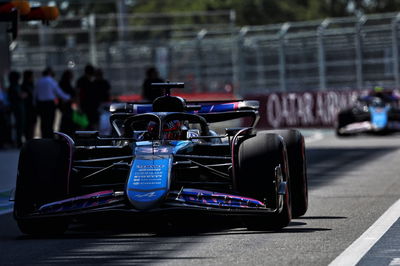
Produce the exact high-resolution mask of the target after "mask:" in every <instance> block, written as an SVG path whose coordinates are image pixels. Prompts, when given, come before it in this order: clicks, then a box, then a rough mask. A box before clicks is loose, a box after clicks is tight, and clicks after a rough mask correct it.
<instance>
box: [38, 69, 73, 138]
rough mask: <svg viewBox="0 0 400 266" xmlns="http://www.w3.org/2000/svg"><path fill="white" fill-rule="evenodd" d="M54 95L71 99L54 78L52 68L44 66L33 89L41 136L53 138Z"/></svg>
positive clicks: (63, 98)
mask: <svg viewBox="0 0 400 266" xmlns="http://www.w3.org/2000/svg"><path fill="white" fill-rule="evenodd" d="M56 97H60V98H61V99H62V100H64V101H69V100H70V99H71V97H70V96H69V95H68V94H66V93H65V92H63V90H62V89H61V88H60V87H59V86H58V84H57V82H56V81H55V80H54V72H53V70H52V69H51V68H46V69H45V70H44V71H43V72H42V77H41V78H40V79H39V80H38V81H37V82H36V85H35V89H34V100H35V101H36V106H37V111H38V114H39V117H40V129H41V132H42V138H53V125H54V117H55V110H56V106H55V102H54V101H55V100H56Z"/></svg>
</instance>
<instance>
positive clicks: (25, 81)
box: [21, 70, 36, 140]
mask: <svg viewBox="0 0 400 266" xmlns="http://www.w3.org/2000/svg"><path fill="white" fill-rule="evenodd" d="M33 89H34V81H33V72H32V71H31V70H26V71H24V74H23V78H22V85H21V91H22V92H23V93H24V94H25V95H26V97H25V98H24V100H23V105H24V121H25V125H24V135H25V139H26V140H30V139H32V138H33V134H34V129H35V124H36V110H35V107H34V105H33Z"/></svg>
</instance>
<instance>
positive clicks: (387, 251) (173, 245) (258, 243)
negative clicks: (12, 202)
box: [0, 131, 400, 265]
mask: <svg viewBox="0 0 400 266" xmlns="http://www.w3.org/2000/svg"><path fill="white" fill-rule="evenodd" d="M304 134H305V135H306V136H307V144H306V147H307V159H308V177H309V203H310V204H309V210H308V211H307V213H306V214H305V215H304V216H303V217H300V218H299V219H294V220H292V222H291V224H290V225H289V226H288V227H287V228H285V229H283V230H282V231H280V232H256V231H248V230H247V229H246V228H244V227H243V226H242V225H241V224H240V223H237V222H234V221H231V220H221V219H213V218H211V219H210V218H208V217H200V218H198V217H196V218H195V219H187V220H185V221H183V223H184V226H182V227H180V228H167V229H165V231H158V232H153V231H154V230H149V229H148V228H146V225H145V224H141V223H140V221H129V222H128V223H122V224H123V225H121V221H112V220H111V221H110V220H104V221H101V220H98V221H96V222H95V223H91V224H76V225H74V226H72V227H71V228H70V230H69V231H67V233H66V234H65V235H62V236H56V237H52V238H33V237H29V236H25V235H23V234H21V233H20V232H19V230H18V228H17V225H16V224H15V222H14V220H13V218H12V215H11V213H6V214H3V215H0V225H1V226H0V246H1V248H0V265H54V264H57V265H71V264H74V265H98V264H102V265H228V264H231V265H232V264H233V265H294V264H296V265H328V264H329V263H330V262H332V261H333V260H334V259H335V258H336V257H337V256H339V255H340V254H341V253H342V252H343V251H344V250H345V249H346V248H347V247H348V246H350V245H351V244H352V243H353V242H354V241H355V240H356V239H357V238H358V237H360V235H362V234H363V232H364V231H366V230H367V229H368V228H369V227H370V226H371V225H372V224H373V223H374V222H375V221H376V220H377V219H378V218H379V217H380V216H381V215H382V214H383V213H384V212H385V211H386V210H387V209H388V208H389V207H390V206H391V205H392V204H393V203H395V202H396V201H397V200H398V199H399V198H400V171H399V169H400V149H399V148H400V136H399V135H392V136H359V137H356V138H344V139H338V138H336V137H335V136H334V134H333V132H331V131H305V132H304ZM17 157H18V153H17V152H16V151H6V152H0V169H1V178H0V185H1V186H0V191H7V190H8V189H10V188H11V187H12V184H14V182H15V174H16V164H17ZM10 185H11V186H10ZM398 239H400V224H399V221H397V222H396V223H395V224H394V225H393V226H392V227H391V228H390V229H389V231H387V232H386V234H384V236H383V237H382V238H381V239H380V240H379V241H378V242H377V243H376V244H375V245H374V246H373V247H372V249H371V250H369V251H368V253H367V254H366V255H365V256H364V257H363V258H362V259H361V261H360V262H359V265H400V244H399V243H400V241H397V240H398ZM396 263H397V264H396Z"/></svg>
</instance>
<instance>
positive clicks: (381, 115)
mask: <svg viewBox="0 0 400 266" xmlns="http://www.w3.org/2000/svg"><path fill="white" fill-rule="evenodd" d="M399 100H400V96H399V95H398V94H397V93H395V92H394V91H393V90H384V89H383V88H381V87H376V88H375V89H374V90H373V91H371V92H369V94H368V95H364V96H361V97H359V98H358V99H357V101H356V103H355V104H354V106H352V107H351V108H347V109H344V110H341V111H340V112H339V113H338V115H337V122H336V135H337V136H339V137H343V136H352V135H357V134H361V133H370V134H371V133H372V134H377V133H378V134H386V133H393V132H398V131H400V108H399Z"/></svg>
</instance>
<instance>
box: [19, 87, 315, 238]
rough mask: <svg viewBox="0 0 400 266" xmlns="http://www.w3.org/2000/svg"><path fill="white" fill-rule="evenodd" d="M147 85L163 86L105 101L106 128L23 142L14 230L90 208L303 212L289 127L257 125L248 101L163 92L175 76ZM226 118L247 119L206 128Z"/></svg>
mask: <svg viewBox="0 0 400 266" xmlns="http://www.w3.org/2000/svg"><path fill="white" fill-rule="evenodd" d="M153 87H158V88H159V87H161V88H164V89H165V90H166V91H167V93H166V95H165V96H162V97H159V98H157V99H156V100H155V101H154V102H153V103H152V104H139V103H115V104H112V105H111V106H110V112H111V116H110V123H111V125H112V127H113V129H114V133H113V135H111V136H99V134H98V132H96V131H80V132H76V135H75V136H74V137H73V138H72V137H70V136H67V135H65V134H63V133H55V137H54V139H34V140H31V141H29V142H27V143H26V145H25V146H24V147H23V148H22V150H21V153H20V159H19V165H18V176H17V185H16V191H15V205H14V217H15V219H16V221H17V223H18V226H19V228H20V230H21V231H22V232H23V233H26V234H55V233H62V232H64V231H66V230H67V228H68V225H69V224H70V223H71V222H72V221H75V220H77V219H79V218H80V217H83V216H84V217H87V216H91V215H96V217H98V216H99V215H100V216H107V215H108V216H112V215H113V214H116V213H118V214H123V215H132V216H138V217H139V216H142V215H154V216H156V217H157V216H158V215H169V214H171V215H172V214H174V215H185V214H188V213H193V212H195V213H207V214H212V215H223V216H229V215H232V216H235V217H239V218H240V219H242V221H243V222H244V224H245V225H246V226H247V227H248V228H249V229H255V230H278V229H281V228H283V227H285V226H287V225H288V224H289V222H290V220H291V218H292V217H299V216H301V215H303V214H305V212H306V211H307V207H308V188H307V173H306V157H305V146H304V138H303V136H302V135H301V134H300V133H299V132H298V131H297V130H278V131H259V132H257V131H256V130H255V128H254V126H255V125H256V123H257V121H258V119H259V115H258V105H259V104H258V102H257V101H245V100H242V101H233V102H202V103H199V102H196V103H194V102H192V103H188V102H186V101H185V100H184V99H182V98H180V97H173V96H170V89H171V88H177V87H183V84H182V83H159V84H153ZM235 119H243V120H245V121H247V122H248V123H250V126H247V127H233V128H226V129H225V130H224V131H223V132H222V133H217V132H216V131H215V130H213V129H211V128H210V127H211V126H212V125H213V124H214V123H221V122H226V121H233V120H235Z"/></svg>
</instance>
